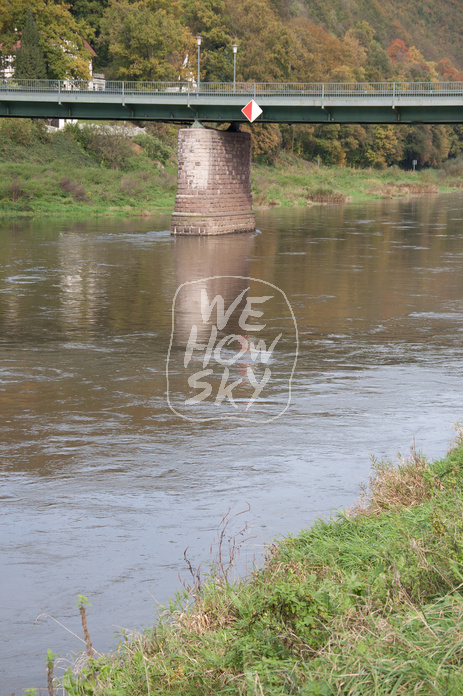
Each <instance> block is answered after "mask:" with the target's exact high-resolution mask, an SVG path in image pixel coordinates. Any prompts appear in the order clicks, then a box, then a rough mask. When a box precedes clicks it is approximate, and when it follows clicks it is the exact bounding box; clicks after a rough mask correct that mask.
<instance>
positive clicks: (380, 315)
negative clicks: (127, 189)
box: [0, 195, 463, 694]
mask: <svg viewBox="0 0 463 696" xmlns="http://www.w3.org/2000/svg"><path fill="white" fill-rule="evenodd" d="M462 222H463V198H462V197H461V196H460V195H455V196H448V197H429V198H423V199H410V200H404V201H381V202H378V203H371V204H368V205H365V204H361V205H360V204H353V205H349V206H339V207H338V206H334V207H322V206H320V207H316V208H315V207H314V208H311V209H308V210H305V209H304V210H302V209H297V210H290V211H281V210H278V209H277V210H272V211H269V212H264V213H261V215H260V217H259V219H258V227H259V228H260V230H261V233H260V234H257V235H254V236H248V235H243V236H237V237H226V238H225V237H224V238H211V239H185V238H176V239H172V238H171V237H170V235H169V234H168V232H166V231H165V230H168V227H169V224H168V218H167V217H165V218H159V219H156V221H155V222H153V221H142V222H140V221H129V222H120V221H118V222H114V223H110V222H107V221H101V222H95V223H94V222H92V223H88V224H79V225H73V224H69V223H66V224H65V225H49V224H48V225H39V224H37V225H36V224H32V223H24V224H23V223H15V224H10V225H8V226H4V227H2V228H0V413H1V416H2V418H1V421H0V433H1V437H0V461H1V464H2V468H1V472H0V476H1V483H2V490H1V493H0V495H1V502H2V505H1V507H0V516H1V525H0V556H1V558H0V563H1V567H2V573H1V575H0V590H1V596H2V600H1V603H2V611H1V619H0V620H1V635H0V641H1V649H0V654H1V660H0V692H1V693H5V694H8V693H11V692H12V691H15V690H16V692H17V693H20V692H21V689H23V688H27V687H29V686H41V687H42V689H43V691H45V689H46V686H45V680H46V676H45V669H44V668H45V660H44V656H45V654H46V650H47V648H52V649H53V650H55V651H60V652H61V653H66V652H67V651H69V650H72V649H75V650H78V649H79V648H80V645H79V644H78V642H77V641H76V639H75V638H73V636H72V635H70V634H68V633H66V632H65V631H64V630H62V629H60V628H59V627H58V626H57V625H56V624H55V623H53V621H51V620H46V619H44V618H42V619H40V620H39V621H38V622H37V623H35V618H36V617H37V616H38V615H39V614H41V613H42V612H47V613H49V614H51V615H53V616H54V617H56V619H58V620H59V621H61V622H62V623H63V624H65V625H66V626H67V627H68V628H69V629H70V630H72V631H74V632H75V633H77V634H80V630H81V629H80V626H79V617H78V615H77V610H76V595H77V594H85V595H86V596H88V597H89V598H90V600H91V602H92V607H91V610H90V611H89V623H90V630H91V633H92V638H93V642H94V645H95V647H96V648H97V649H100V650H104V649H107V647H108V646H109V645H110V644H111V642H112V641H113V634H114V632H115V630H116V629H115V628H114V626H115V625H118V624H119V625H122V626H125V627H135V626H141V625H143V624H146V623H147V622H149V621H150V620H152V618H153V616H154V606H155V601H156V600H159V601H165V600H166V599H167V597H169V596H172V594H173V593H174V592H175V590H176V589H177V587H178V585H179V580H178V573H179V572H180V574H181V575H182V577H184V578H186V577H187V572H186V569H185V563H184V560H183V552H184V549H185V548H186V547H187V546H188V547H189V554H190V555H191V557H192V560H193V561H197V562H198V563H199V561H200V560H204V559H207V558H208V551H209V546H210V543H211V540H212V539H213V538H214V536H215V534H216V528H217V524H218V523H219V522H220V520H221V518H222V516H223V515H224V513H225V512H226V511H227V509H228V507H229V505H231V506H232V508H233V509H234V510H238V509H243V508H244V507H245V506H246V502H245V501H248V502H249V503H250V505H251V512H250V513H249V514H248V515H247V521H248V522H249V523H250V524H253V525H254V534H255V535H256V539H255V541H254V545H253V546H251V547H250V549H249V559H251V558H252V555H253V554H254V553H255V554H256V556H257V557H259V554H260V553H261V549H262V543H263V541H264V540H268V539H270V538H272V537H273V536H275V535H278V534H282V533H285V532H286V531H288V530H290V531H293V532H295V531H297V530H298V529H299V528H300V527H302V526H304V525H308V524H310V522H311V521H312V520H313V519H314V518H315V517H317V516H319V515H323V514H327V512H328V511H329V509H330V508H331V507H333V506H340V505H349V504H350V503H351V502H353V500H354V499H355V497H356V495H357V487H356V485H357V483H358V482H359V481H361V480H362V479H365V477H366V476H367V475H368V471H369V454H370V453H374V454H375V455H377V456H379V457H381V456H393V455H394V453H395V452H396V451H397V450H398V449H401V450H402V451H404V450H406V449H407V447H408V446H409V445H411V444H412V442H413V438H414V437H415V438H416V444H417V445H418V446H422V447H423V448H424V449H425V451H426V453H427V454H428V455H441V454H443V453H444V452H445V450H446V447H447V444H448V442H449V440H450V438H451V430H450V424H451V423H452V422H453V421H455V420H457V419H458V418H460V417H461V408H462V404H461V391H462V390H461V386H462V385H461V380H462V372H463V350H462V332H463V274H462V272H461V271H462V268H461V266H462V262H463V235H462ZM212 276H228V278H227V279H222V280H221V281H206V282H205V284H204V289H205V290H206V291H207V293H208V295H210V296H212V295H214V296H215V295H216V294H217V293H220V294H222V295H223V297H224V298H225V299H227V298H231V297H236V296H237V294H239V293H240V292H241V291H242V290H245V289H246V288H247V287H248V285H247V282H246V281H242V280H241V279H240V278H230V277H229V276H244V277H248V276H250V277H252V278H258V279H262V280H264V281H267V282H268V283H272V284H274V285H276V286H277V287H278V288H281V289H282V290H283V292H284V293H286V295H287V297H288V299H289V301H290V303H291V306H292V308H293V310H294V313H295V315H296V318H297V322H298V327H299V333H300V354H299V361H298V366H297V372H296V376H295V380H294V383H293V401H292V405H291V408H290V410H289V412H288V413H287V414H285V415H284V416H283V417H282V418H280V419H279V420H277V421H274V422H273V423H270V424H261V425H258V424H255V423H250V422H227V421H221V422H212V423H209V422H195V423H190V422H187V421H186V420H184V419H182V418H180V417H179V416H178V415H175V414H174V413H172V411H170V410H169V408H168V406H167V400H166V376H165V368H166V356H167V352H168V349H169V345H170V335H171V327H172V302H173V298H174V296H175V292H176V290H177V288H178V286H179V285H181V284H182V283H188V282H190V281H192V280H198V279H201V278H207V277H212ZM253 292H254V291H253ZM271 302H272V303H274V300H272V301H271ZM270 306H271V308H272V312H271V317H270V321H269V325H270V326H271V328H272V330H275V331H277V332H281V333H282V334H283V338H282V345H283V348H284V350H283V352H282V354H280V355H279V357H278V359H275V360H274V362H273V363H272V375H274V376H275V380H276V382H275V383H276V384H280V383H282V382H283V380H284V378H285V377H286V375H287V372H288V369H289V366H290V365H291V364H292V362H291V361H292V360H293V357H294V355H293V352H294V351H293V350H292V348H291V340H290V337H289V333H288V332H289V329H288V325H287V324H285V323H284V320H283V314H282V312H281V311H280V309H279V308H278V306H277V305H276V304H270ZM240 308H241V306H240ZM199 315H200V307H199V306H198V296H197V295H193V294H190V295H188V292H187V293H186V294H185V295H184V296H183V297H182V304H181V306H180V311H179V313H178V315H177V316H176V318H175V327H174V328H175V343H176V349H177V350H179V351H180V350H183V347H184V346H185V343H186V342H187V341H188V336H189V334H190V330H191V325H192V323H195V322H197V323H198V320H199ZM238 317H239V311H238V309H237V313H236V316H235V317H234V318H232V323H233V326H234V327H235V328H236V330H238V329H237V326H239V319H238ZM216 318H217V317H216V316H215V314H212V315H211V321H215V320H216ZM198 325H199V324H198ZM206 333H207V332H206ZM285 356H286V358H285ZM278 380H279V381H278Z"/></svg>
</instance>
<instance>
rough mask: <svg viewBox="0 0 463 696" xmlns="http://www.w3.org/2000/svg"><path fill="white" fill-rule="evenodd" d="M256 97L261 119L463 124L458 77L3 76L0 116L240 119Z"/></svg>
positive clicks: (462, 93)
mask: <svg viewBox="0 0 463 696" xmlns="http://www.w3.org/2000/svg"><path fill="white" fill-rule="evenodd" d="M250 99H254V100H255V101H256V102H257V103H258V104H259V106H260V107H261V108H262V110H263V113H262V114H261V115H260V116H259V118H258V122H261V123H330V122H334V123H462V122H463V83H462V82H371V83H363V82H360V83H324V84H322V83H320V84H319V83H313V84H310V83H307V84H301V83H294V84H293V83H259V82H255V83H253V82H237V83H217V82H214V83H210V82H209V83H201V84H200V88H199V90H197V89H196V87H194V86H192V85H191V84H190V83H188V82H123V81H122V82H121V81H119V82H118V81H112V82H110V81H108V82H106V84H105V88H104V89H101V90H97V89H96V88H95V85H94V84H93V83H92V82H88V81H82V80H75V81H74V80H15V79H14V78H11V79H9V80H3V81H1V82H0V117H1V116H7V117H8V116H9V117H27V118H77V119H94V120H101V119H105V120H106V119H115V120H142V121H150V120H153V121H172V122H177V123H190V122H192V121H195V120H197V121H204V122H216V123H220V122H240V121H241V122H244V121H246V119H245V117H244V115H243V114H242V113H241V109H242V108H243V106H244V105H245V104H246V103H247V102H248V101H249V100H250Z"/></svg>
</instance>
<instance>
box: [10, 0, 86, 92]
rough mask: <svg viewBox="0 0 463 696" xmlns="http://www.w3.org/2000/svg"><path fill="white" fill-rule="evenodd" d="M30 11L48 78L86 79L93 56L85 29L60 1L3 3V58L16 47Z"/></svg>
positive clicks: (26, 0) (30, 0) (42, 0)
mask: <svg viewBox="0 0 463 696" xmlns="http://www.w3.org/2000/svg"><path fill="white" fill-rule="evenodd" d="M29 10H32V13H33V16H34V17H35V22H36V25H37V30H38V32H39V35H40V47H41V48H42V51H43V55H44V58H45V63H46V65H47V72H48V77H49V78H51V79H61V80H63V79H65V78H67V77H74V78H81V79H84V80H85V79H87V78H88V77H89V61H90V58H91V54H90V51H88V49H86V48H85V46H84V41H83V37H84V36H86V32H85V26H84V25H83V24H81V23H80V22H79V21H77V20H76V19H75V18H74V17H73V16H72V15H71V13H70V12H69V9H68V7H67V5H65V4H64V2H60V1H59V0H56V1H55V0H0V41H1V42H3V44H4V47H3V54H4V55H5V52H10V51H11V49H12V47H13V45H14V44H15V43H16V41H17V38H18V37H17V34H16V27H23V26H24V25H25V23H26V18H27V16H28V13H29Z"/></svg>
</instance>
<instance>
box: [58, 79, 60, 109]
mask: <svg viewBox="0 0 463 696" xmlns="http://www.w3.org/2000/svg"><path fill="white" fill-rule="evenodd" d="M58 104H59V105H60V106H61V80H58Z"/></svg>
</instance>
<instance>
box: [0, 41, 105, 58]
mask: <svg viewBox="0 0 463 696" xmlns="http://www.w3.org/2000/svg"><path fill="white" fill-rule="evenodd" d="M83 42H84V48H86V49H87V50H88V51H90V53H91V54H92V56H93V57H94V58H96V56H97V55H98V54H97V53H95V51H94V50H93V48H92V47H91V46H90V44H89V43H88V42H87V41H85V39H83ZM20 48H21V39H18V40H17V41H16V43H15V44H13V47H12V50H13V51H18V50H19V49H20ZM2 49H3V44H2V43H1V44H0V51H1V50H2Z"/></svg>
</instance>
